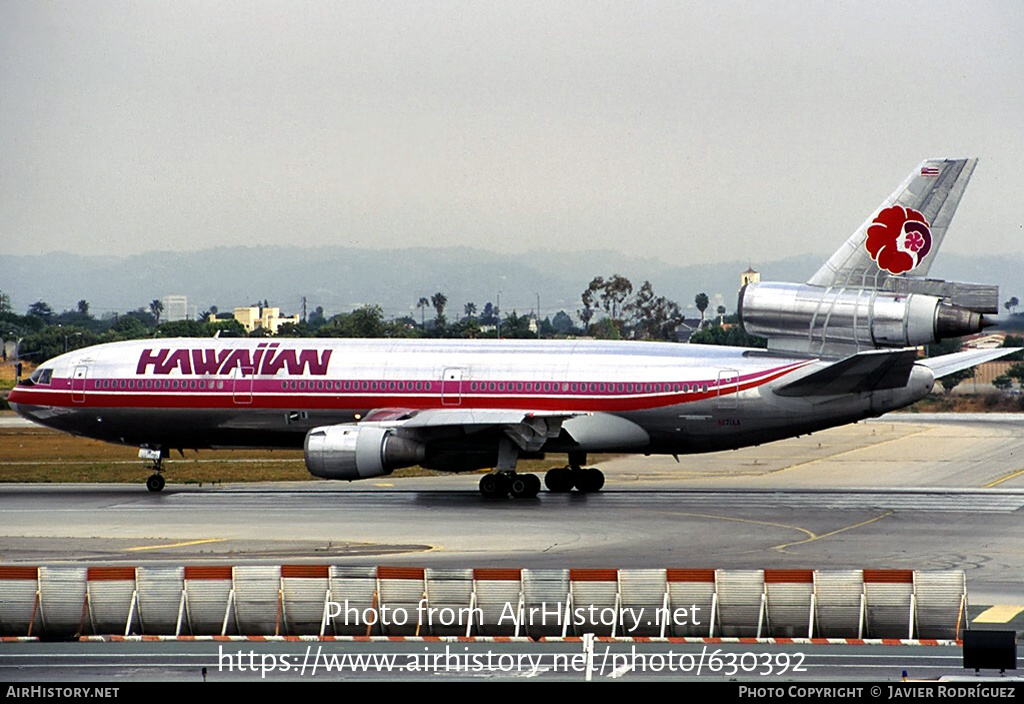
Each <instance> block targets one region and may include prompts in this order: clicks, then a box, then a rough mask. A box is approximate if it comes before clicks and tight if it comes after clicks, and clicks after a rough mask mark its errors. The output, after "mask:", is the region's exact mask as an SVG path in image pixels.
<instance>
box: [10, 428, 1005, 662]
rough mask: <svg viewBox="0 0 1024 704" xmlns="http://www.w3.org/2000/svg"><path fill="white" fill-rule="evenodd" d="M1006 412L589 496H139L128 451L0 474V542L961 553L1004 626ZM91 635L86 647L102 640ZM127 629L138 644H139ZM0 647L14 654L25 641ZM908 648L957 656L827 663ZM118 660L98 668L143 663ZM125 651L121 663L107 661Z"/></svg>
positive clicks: (915, 565)
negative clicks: (102, 468)
mask: <svg viewBox="0 0 1024 704" xmlns="http://www.w3.org/2000/svg"><path fill="white" fill-rule="evenodd" d="M1022 430H1024V416H999V417H986V416H983V417H973V416H972V417H959V418H950V417H949V416H943V417H941V418H939V419H933V418H931V417H920V416H918V417H914V416H911V415H909V414H908V415H903V416H897V417H891V418H886V419H883V420H879V421H874V422H869V423H863V424H859V425H856V426H848V427H845V428H838V429H835V430H832V431H828V432H823V433H817V434H814V435H812V436H808V437H803V438H797V439H794V440H790V441H784V442H780V443H774V444H771V445H767V446H764V447H759V448H749V449H745V450H740V451H735V452H728V453H717V454H715V455H703V456H693V457H681V458H680V460H681V462H680V463H678V464H677V463H676V462H675V461H674V460H672V459H671V458H664V457H650V458H644V457H627V458H622V459H619V460H614V461H611V462H608V463H606V464H604V465H603V466H602V468H603V469H604V471H605V472H606V475H607V476H608V483H607V486H606V489H605V490H604V491H603V492H601V493H600V494H595V495H577V494H572V495H556V494H549V493H547V492H542V493H541V495H540V496H539V497H537V498H536V499H532V500H527V501H522V500H512V499H509V500H506V501H498V502H493V501H487V500H484V499H482V498H481V497H480V496H479V494H478V493H477V491H476V484H477V481H478V479H479V476H478V475H475V474H471V475H464V476H452V477H447V476H445V477H429V478H416V479H394V478H389V477H384V478H381V479H379V480H371V481H368V482H362V483H351V484H348V483H331V482H296V483H287V484H264V485H242V484H238V485H230V486H213V487H211V486H204V487H198V486H178V485H174V484H169V485H168V488H167V489H166V490H165V491H164V492H163V493H162V494H150V493H149V492H147V491H146V490H145V488H144V487H143V486H142V484H141V480H142V479H143V478H144V477H145V476H146V470H145V469H144V468H143V467H141V466H140V468H139V471H138V480H139V483H133V484H119V485H95V484H93V485H90V484H83V485H2V484H0V560H2V561H3V562H4V563H8V564H11V563H19V564H56V563H88V564H100V563H113V564H150V563H155V562H162V561H172V562H175V563H187V564H196V563H203V562H210V563H217V564H240V563H268V564H269V563H274V564H280V563H301V562H317V563H338V564H341V563H347V564H360V565H374V564H396V565H410V566H428V567H441V566H451V567H456V566H457V567H490V566H506V567H528V568H541V567H634V568H638V567H718V568H730V569H742V568H777V567H803V568H821V569H842V568H876V567H877V568H910V569H925V570H928V569H963V570H965V571H966V573H967V579H968V586H969V590H970V594H971V599H972V603H973V604H974V605H976V606H977V605H987V604H995V605H1002V606H1003V607H1004V609H1003V611H1001V612H1000V613H1001V614H1002V615H1001V616H999V619H1003V620H1005V621H1006V626H1007V627H1012V628H1020V623H1019V621H1020V620H1021V613H1022V612H1024V510H1022V509H1024V432H1022ZM169 476H170V477H171V478H173V476H174V467H173V463H171V464H170V467H169ZM1014 605H1022V606H1020V607H1019V608H1017V607H1014ZM972 612H973V614H974V615H977V613H978V611H977V609H973V610H972ZM999 619H997V621H998V620H999ZM997 625H998V624H997ZM93 647H96V648H97V649H96V650H95V651H88V652H96V653H104V652H108V651H106V650H103V647H104V646H93ZM125 647H126V648H127V650H126V651H125V652H128V653H136V654H137V655H138V657H139V658H143V660H142V661H140V662H150V663H152V662H156V660H154V659H152V658H151V659H150V660H145V657H146V656H145V655H144V654H143V653H142V652H141V651H136V650H134V649H133V647H132V646H125ZM135 647H136V648H137V647H138V646H135ZM0 652H2V653H4V654H11V653H17V654H19V657H20V656H21V654H24V653H30V652H35V651H34V650H32V649H26V648H22V647H20V646H19V647H18V648H17V649H14V650H12V649H7V648H4V649H3V650H0ZM74 652H76V653H81V652H85V651H82V650H75V651H74ZM188 652H189V653H195V652H197V651H188ZM203 652H205V651H203ZM871 652H872V653H873V654H876V655H878V654H881V651H871ZM924 655H929V656H940V657H949V656H951V655H952V657H953V660H956V661H958V658H959V650H956V652H955V654H952V653H948V652H947V653H936V652H933V651H928V652H927V653H925V652H923V651H922V650H921V649H914V648H911V649H909V650H902V651H900V654H899V655H898V656H894V657H895V658H896V659H897V660H900V662H901V663H903V664H896V663H895V660H892V661H884V663H883V664H881V665H870V666H867V667H868V669H863V670H855V669H851V663H854V664H856V663H858V662H859V661H857V660H856V658H858V657H861V655H854V654H853V653H852V651H849V650H845V649H842V648H841V649H840V651H839V652H838V653H836V654H835V656H836V657H838V658H846V660H837V661H835V662H832V661H830V662H829V667H830V668H832V669H831V670H829V672H831V673H832V676H835V677H839V678H846V677H853V676H857V677H861V676H863V677H870V676H873V675H872V674H871V673H874V675H878V676H882V677H885V678H889V677H890V675H891V676H892V677H897V676H898V672H897V669H898V668H903V669H906V667H907V666H908V665H907V664H906V663H912V662H914V661H913V660H912V658H916V657H919V656H924ZM188 657H193V655H187V656H186V660H187V658H188ZM196 657H198V656H196ZM953 660H950V661H948V662H947V661H941V662H939V664H938V666H937V667H938V669H943V668H946V667H947V666H948V667H952V665H953ZM6 662H7V663H8V665H9V664H10V662H12V661H11V660H7V661H6ZM19 662H20V661H19ZM76 662H79V660H77V658H76ZM80 662H81V664H82V665H83V666H86V667H89V668H96V667H99V668H100V669H93V670H87V672H96V673H100V672H106V671H105V670H102V667H107V666H101V665H98V664H96V663H98V662H99V660H92V659H88V660H82V661H80ZM117 662H120V663H121V664H120V665H119V664H117ZM132 662H134V661H132ZM187 662H188V663H191V664H190V665H189V666H188V667H192V665H194V662H193V661H187ZM126 663H129V661H128V660H121V661H116V662H115V664H113V665H110V666H109V667H112V668H114V670H113V671H116V672H128V671H134V672H140V673H149V674H144V675H140V676H150V675H153V673H152V672H150V671H148V670H145V669H144V668H143V666H142V665H136V664H126ZM122 665H123V666H124V667H127V668H128V669H126V670H123V669H118V668H121V667H122ZM6 666H7V665H5V667H6ZM135 667H139V668H143V669H140V670H133V669H132V668H135ZM146 667H149V666H148V665H146ZM167 667H169V668H170V669H168V670H165V671H161V672H162V673H163V674H160V675H153V676H159V677H164V676H166V677H178V676H179V675H176V674H173V673H176V672H181V673H182V674H181V675H180V676H181V677H187V676H193V675H194V673H193V674H192V675H187V674H185V672H186V670H187V669H188V668H185V669H182V668H183V667H185V666H184V665H178V664H173V663H172V664H169V665H168V666H167ZM871 667H878V668H883V667H884V668H887V669H885V670H884V673H883V670H882V669H877V670H871V669H870V668H871ZM192 669H193V670H194V667H192ZM43 671H45V668H44V670H43ZM934 671H938V670H934ZM10 672H11V670H8V671H6V672H4V673H2V674H4V675H9V674H10ZM36 672H39V670H36ZM823 672H824V670H818V671H817V674H816V676H817V677H822V676H825V675H824V674H823ZM928 672H933V670H928ZM546 676H555V675H553V674H549V675H546Z"/></svg>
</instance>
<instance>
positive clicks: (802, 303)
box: [739, 283, 991, 352]
mask: <svg viewBox="0 0 1024 704" xmlns="http://www.w3.org/2000/svg"><path fill="white" fill-rule="evenodd" d="M739 314H740V322H741V324H742V325H743V329H744V330H745V331H746V332H747V333H749V334H751V335H758V336H760V337H767V338H768V340H769V347H771V348H773V349H781V350H791V351H802V352H808V351H811V352H815V351H818V350H819V349H824V350H828V349H829V348H831V347H837V348H842V347H855V348H859V349H870V348H874V347H916V346H918V345H926V344H929V343H931V342H936V341H938V340H942V339H946V338H950V337H961V336H963V335H970V334H973V333H976V332H979V331H981V329H982V328H984V327H987V326H988V325H990V324H991V323H990V321H989V320H987V319H986V318H985V317H984V316H983V315H981V314H980V313H977V312H974V311H972V310H969V309H967V308H964V307H962V306H958V305H954V304H951V303H947V302H945V301H944V300H943V299H941V298H939V297H937V296H929V295H927V294H921V293H893V292H888V291H879V290H874V289H845V290H844V289H832V288H824V287H821V286H811V285H809V284H784V283H754V284H747V285H746V286H744V287H743V290H742V291H740V302H739Z"/></svg>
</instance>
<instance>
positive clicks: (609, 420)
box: [362, 407, 651, 452]
mask: <svg viewBox="0 0 1024 704" xmlns="http://www.w3.org/2000/svg"><path fill="white" fill-rule="evenodd" d="M362 423H374V424H377V425H381V426H385V427H392V428H401V429H402V430H406V431H409V432H411V433H413V434H419V433H423V432H429V431H434V430H439V431H444V430H446V429H448V430H454V429H459V430H461V431H463V432H466V433H473V432H479V431H482V430H488V429H494V428H498V429H500V430H501V431H503V432H504V433H505V435H506V436H508V437H509V438H510V439H511V440H512V441H513V442H514V443H515V444H516V445H517V446H518V447H519V449H520V450H522V451H523V452H537V451H539V450H540V449H541V448H542V447H543V446H544V444H545V443H546V442H547V441H548V440H553V439H555V438H557V437H558V436H559V435H561V433H562V431H563V430H564V431H565V433H566V434H567V435H568V437H569V438H571V440H572V441H573V442H575V443H576V444H577V445H585V446H587V447H588V448H590V449H593V450H595V451H599V450H601V449H604V448H613V447H618V448H622V447H645V446H647V445H648V444H649V443H650V440H651V438H650V435H649V434H648V433H647V431H646V430H644V429H643V428H642V427H640V426H639V425H637V424H636V423H634V422H632V421H630V420H627V419H625V418H622V417H620V416H616V415H614V414H611V413H593V412H589V411H524V410H522V409H513V408H459V407H454V408H431V409H427V410H422V411H417V410H408V409H391V408H382V409H378V410H375V411H373V412H372V413H370V414H369V415H368V416H367V417H366V418H365V419H364V420H363V421H362Z"/></svg>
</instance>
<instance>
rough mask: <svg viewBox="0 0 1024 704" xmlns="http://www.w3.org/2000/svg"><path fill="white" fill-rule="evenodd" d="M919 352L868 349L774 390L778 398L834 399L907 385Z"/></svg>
mask: <svg viewBox="0 0 1024 704" xmlns="http://www.w3.org/2000/svg"><path fill="white" fill-rule="evenodd" d="M916 360H917V350H915V349H902V350H895V351H889V350H868V351H866V352H860V353H858V354H855V355H852V356H850V357H846V358H845V359H841V360H839V361H838V362H836V363H834V364H830V365H829V366H827V367H825V368H824V369H819V370H818V371H816V372H812V373H811V374H808V375H807V376H805V377H802V378H800V379H797V380H796V381H791V382H790V383H788V384H786V385H785V386H782V387H780V388H777V389H774V391H775V393H776V394H778V395H779V396H834V395H836V394H851V393H860V392H865V391H877V390H880V389H901V388H903V387H904V386H906V385H907V381H908V380H909V379H910V373H911V372H912V371H913V369H914V362H915V361H916Z"/></svg>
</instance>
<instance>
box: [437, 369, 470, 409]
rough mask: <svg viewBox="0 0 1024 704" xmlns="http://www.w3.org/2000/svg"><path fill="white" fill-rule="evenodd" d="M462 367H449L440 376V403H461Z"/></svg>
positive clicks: (459, 404) (457, 404)
mask: <svg viewBox="0 0 1024 704" xmlns="http://www.w3.org/2000/svg"><path fill="white" fill-rule="evenodd" d="M464 371H465V370H464V369H460V368H457V367H449V368H447V369H445V370H444V374H443V375H442V376H441V405H442V406H461V405H462V375H463V372H464Z"/></svg>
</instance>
